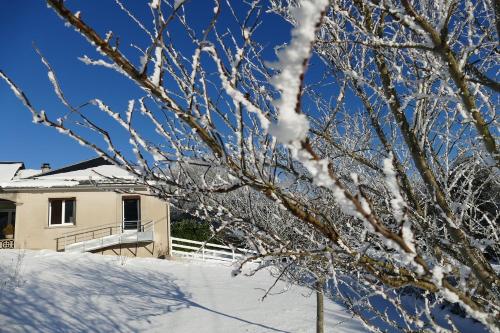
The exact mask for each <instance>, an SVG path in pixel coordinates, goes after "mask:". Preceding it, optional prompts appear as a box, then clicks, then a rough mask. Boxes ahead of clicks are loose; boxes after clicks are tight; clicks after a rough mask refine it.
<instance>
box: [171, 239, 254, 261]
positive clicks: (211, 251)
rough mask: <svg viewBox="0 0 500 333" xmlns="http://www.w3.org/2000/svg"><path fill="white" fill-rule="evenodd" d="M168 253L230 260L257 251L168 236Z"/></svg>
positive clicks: (202, 258) (203, 258) (205, 258)
mask: <svg viewBox="0 0 500 333" xmlns="http://www.w3.org/2000/svg"><path fill="white" fill-rule="evenodd" d="M170 253H171V254H172V255H174V256H179V257H188V258H194V259H201V260H207V259H211V260H222V261H231V262H234V261H237V260H240V259H243V258H246V257H248V256H249V255H254V254H257V252H255V251H252V250H248V249H243V248H237V247H231V246H225V245H219V244H214V243H206V242H199V241H194V240H190V239H185V238H178V237H170Z"/></svg>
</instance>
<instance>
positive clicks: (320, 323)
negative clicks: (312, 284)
mask: <svg viewBox="0 0 500 333" xmlns="http://www.w3.org/2000/svg"><path fill="white" fill-rule="evenodd" d="M324 328H325V320H324V307H323V281H322V280H318V281H317V282H316V333H323V332H324V331H325V330H324Z"/></svg>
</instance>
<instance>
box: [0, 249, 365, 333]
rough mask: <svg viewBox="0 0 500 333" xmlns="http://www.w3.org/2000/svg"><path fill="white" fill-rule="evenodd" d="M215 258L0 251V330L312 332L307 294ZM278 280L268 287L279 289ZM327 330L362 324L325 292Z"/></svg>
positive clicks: (353, 329)
mask: <svg viewBox="0 0 500 333" xmlns="http://www.w3.org/2000/svg"><path fill="white" fill-rule="evenodd" d="M273 282H274V280H273V279H272V277H270V276H269V274H268V273H267V272H261V273H259V274H258V275H257V276H254V277H252V278H248V277H245V276H239V277H236V278H233V277H231V268H230V267H227V266H224V265H223V264H218V263H206V262H185V261H183V262H181V261H167V260H157V259H139V258H133V259H132V258H129V259H126V260H123V259H121V258H119V257H112V256H101V255H92V254H63V253H56V252H52V251H25V252H21V251H18V250H2V251H0V284H1V285H0V332H2V333H3V332H51V333H55V332H200V333H201V332H314V330H315V304H316V303H315V296H314V294H313V295H310V294H309V292H308V291H307V290H306V289H304V288H300V287H292V288H291V289H290V290H288V291H287V292H285V293H280V294H277V295H272V296H268V297H267V298H266V299H265V300H264V301H263V302H261V301H260V299H261V298H262V296H263V295H264V292H265V290H266V289H267V288H268V287H269V286H271V284H272V283H273ZM283 287H284V284H281V283H278V285H277V287H276V289H273V291H276V292H278V291H281V290H283ZM325 319H326V331H327V332H339V333H344V332H363V331H364V329H363V327H362V326H361V324H360V323H359V322H358V321H356V320H354V319H351V317H350V316H349V314H348V313H346V311H345V310H344V309H343V308H342V307H341V306H339V305H337V304H335V303H333V302H331V301H329V300H326V299H325Z"/></svg>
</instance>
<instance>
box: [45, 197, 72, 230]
mask: <svg viewBox="0 0 500 333" xmlns="http://www.w3.org/2000/svg"><path fill="white" fill-rule="evenodd" d="M75 208H76V200H75V199H74V198H68V199H49V226H57V225H73V224H75V212H76V210H75Z"/></svg>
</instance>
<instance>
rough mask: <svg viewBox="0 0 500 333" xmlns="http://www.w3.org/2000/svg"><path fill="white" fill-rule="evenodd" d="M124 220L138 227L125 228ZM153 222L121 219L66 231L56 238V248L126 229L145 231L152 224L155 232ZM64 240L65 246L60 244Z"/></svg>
mask: <svg viewBox="0 0 500 333" xmlns="http://www.w3.org/2000/svg"><path fill="white" fill-rule="evenodd" d="M124 222H133V223H136V224H137V227H136V228H135V229H125V228H124ZM153 222H154V221H152V220H149V221H147V222H145V223H144V224H143V223H142V221H141V220H138V221H119V222H116V223H108V224H103V225H99V226H97V227H93V229H92V227H87V228H85V229H82V230H80V232H73V233H66V234H63V235H62V236H60V237H57V238H55V240H56V250H57V251H60V250H64V249H66V246H68V245H71V244H75V243H78V242H84V241H89V240H92V239H97V238H102V237H106V236H111V235H115V234H119V233H123V232H124V231H125V230H132V231H133V230H135V231H137V232H144V230H145V227H146V226H149V225H150V224H152V227H153V233H154V223H153ZM104 230H109V233H106V234H103V233H102V231H104ZM83 235H89V236H91V237H82V236H83ZM96 235H97V237H96ZM78 236H80V237H78ZM82 238H83V239H82ZM62 240H64V242H63V244H64V246H63V247H61V246H60V245H62V244H60V243H61V241H62Z"/></svg>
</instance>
